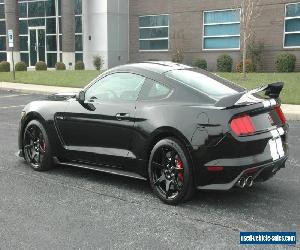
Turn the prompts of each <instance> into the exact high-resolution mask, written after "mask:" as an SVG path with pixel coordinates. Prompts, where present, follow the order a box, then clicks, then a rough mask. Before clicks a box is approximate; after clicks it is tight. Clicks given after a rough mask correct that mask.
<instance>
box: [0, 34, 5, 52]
mask: <svg viewBox="0 0 300 250" xmlns="http://www.w3.org/2000/svg"><path fill="white" fill-rule="evenodd" d="M0 51H6V37H5V36H0Z"/></svg>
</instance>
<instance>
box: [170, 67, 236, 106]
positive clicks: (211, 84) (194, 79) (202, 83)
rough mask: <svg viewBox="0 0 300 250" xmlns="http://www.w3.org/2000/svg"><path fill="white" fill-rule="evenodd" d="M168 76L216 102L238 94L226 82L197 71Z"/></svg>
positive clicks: (171, 73) (172, 73) (173, 73)
mask: <svg viewBox="0 0 300 250" xmlns="http://www.w3.org/2000/svg"><path fill="white" fill-rule="evenodd" d="M166 76H167V77H170V78H173V79H175V80H177V81H179V82H182V83H184V84H185V85H187V86H190V87H191V88H193V89H195V90H198V91H199V92H201V93H204V94H206V95H208V96H209V97H212V98H214V99H216V100H219V99H221V98H222V97H224V96H227V95H232V94H236V93H237V91H236V90H235V89H233V88H231V87H229V86H227V85H226V84H225V83H224V80H222V79H218V77H216V76H214V77H213V78H212V77H209V76H208V75H205V74H203V73H200V72H197V71H191V70H172V71H169V72H167V73H166Z"/></svg>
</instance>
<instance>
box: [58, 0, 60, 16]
mask: <svg viewBox="0 0 300 250" xmlns="http://www.w3.org/2000/svg"><path fill="white" fill-rule="evenodd" d="M58 15H59V16H61V0H58Z"/></svg>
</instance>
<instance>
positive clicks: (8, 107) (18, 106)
mask: <svg viewBox="0 0 300 250" xmlns="http://www.w3.org/2000/svg"><path fill="white" fill-rule="evenodd" d="M20 107H25V105H17V106H7V107H0V109H10V108H20Z"/></svg>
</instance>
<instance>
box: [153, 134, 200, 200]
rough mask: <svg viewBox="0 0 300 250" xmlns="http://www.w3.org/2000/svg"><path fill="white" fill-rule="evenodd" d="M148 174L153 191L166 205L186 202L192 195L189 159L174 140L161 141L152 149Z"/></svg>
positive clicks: (184, 150)
mask: <svg viewBox="0 0 300 250" xmlns="http://www.w3.org/2000/svg"><path fill="white" fill-rule="evenodd" d="M148 174H149V181H150V185H151V187H152V189H153V191H154V192H155V194H156V195H157V196H158V197H159V198H160V199H161V200H162V201H164V202H165V203H167V204H172V205H175V204H178V203H180V202H184V201H187V200H188V199H190V198H191V196H192V194H193V193H194V190H195V188H194V184H193V177H192V166H191V161H190V157H189V155H188V152H187V149H186V147H184V145H183V144H182V143H181V142H180V141H179V140H177V139H175V138H166V139H163V140H161V141H159V142H158V143H157V144H156V145H155V146H154V147H153V149H152V151H151V154H150V160H149V166H148Z"/></svg>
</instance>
